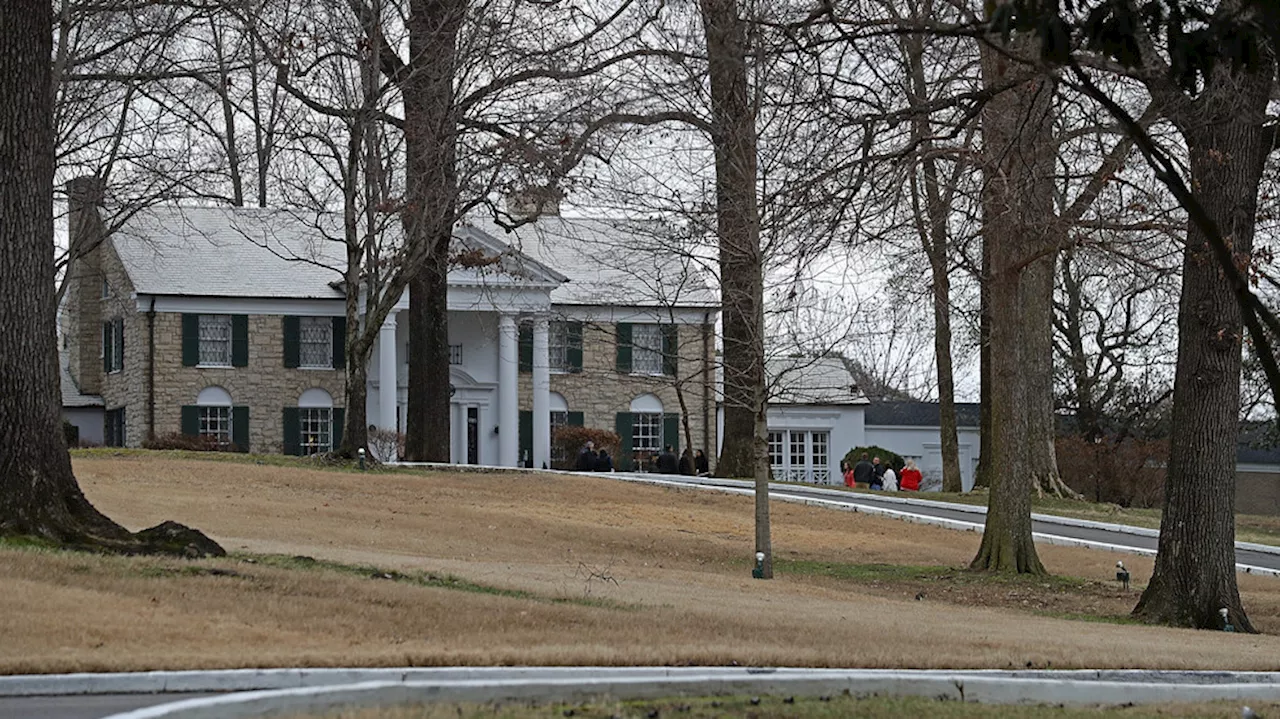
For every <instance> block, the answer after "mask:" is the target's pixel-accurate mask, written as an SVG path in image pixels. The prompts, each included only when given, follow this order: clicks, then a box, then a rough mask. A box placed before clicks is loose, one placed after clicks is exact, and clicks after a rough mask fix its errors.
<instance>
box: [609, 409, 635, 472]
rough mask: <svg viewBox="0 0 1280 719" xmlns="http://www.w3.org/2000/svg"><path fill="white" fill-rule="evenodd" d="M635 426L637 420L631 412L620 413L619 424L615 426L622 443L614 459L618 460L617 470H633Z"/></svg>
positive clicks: (619, 444)
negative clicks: (633, 428)
mask: <svg viewBox="0 0 1280 719" xmlns="http://www.w3.org/2000/svg"><path fill="white" fill-rule="evenodd" d="M634 425H635V418H634V417H632V416H631V413H630V412H619V413H618V417H617V422H616V423H615V424H614V428H615V429H616V430H617V432H618V438H619V440H620V441H619V443H618V456H617V457H615V458H614V459H615V460H616V462H615V464H617V468H618V469H619V470H622V471H623V472H630V471H631V470H632V464H633V462H632V457H631V429H632V427H633V426H634Z"/></svg>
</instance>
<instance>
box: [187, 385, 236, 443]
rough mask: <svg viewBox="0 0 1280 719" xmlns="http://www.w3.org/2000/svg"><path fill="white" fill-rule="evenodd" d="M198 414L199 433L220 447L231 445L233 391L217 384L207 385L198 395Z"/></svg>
mask: <svg viewBox="0 0 1280 719" xmlns="http://www.w3.org/2000/svg"><path fill="white" fill-rule="evenodd" d="M196 416H197V417H198V418H199V432H198V433H199V435H200V436H201V437H208V438H210V439H212V440H213V441H214V442H216V443H217V444H218V447H219V449H227V448H228V447H230V446H231V440H232V436H231V435H232V428H231V393H230V392H228V391H226V390H225V389H223V388H221V387H217V386H213V387H205V388H204V389H202V390H200V394H198V395H196Z"/></svg>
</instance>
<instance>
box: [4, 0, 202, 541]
mask: <svg viewBox="0 0 1280 719" xmlns="http://www.w3.org/2000/svg"><path fill="white" fill-rule="evenodd" d="M51 9H52V8H51V5H50V4H49V3H48V2H45V1H43V0H11V1H10V2H6V3H0V97H3V98H5V102H4V103H0V217H3V218H4V221H3V222H0V267H3V268H4V272H5V279H4V281H3V282H0V332H3V334H4V337H5V341H4V343H3V344H2V345H0V447H2V448H3V451H0V535H10V536H13V535H29V536H36V537H42V538H45V539H47V540H50V541H54V542H58V543H62V544H66V545H70V546H81V547H97V548H105V549H113V550H117V551H131V552H132V551H148V550H151V549H156V548H153V547H150V546H148V545H147V544H146V543H145V542H142V541H139V540H138V539H136V538H134V537H133V536H132V535H130V534H129V532H128V530H126V529H125V528H124V527H121V526H120V525H118V524H116V523H115V522H113V521H111V520H110V519H108V518H107V517H105V516H104V515H103V514H102V513H100V512H98V510H97V509H95V508H94V507H93V505H91V504H90V503H89V500H87V499H86V498H85V496H84V494H83V493H82V492H81V491H80V485H79V484H78V483H77V482H76V478H75V475H73V474H72V472H71V456H70V455H69V454H68V453H67V446H66V444H65V442H64V440H63V433H62V416H61V411H60V407H61V402H60V399H61V395H60V393H59V391H58V386H59V382H60V376H59V370H58V345H57V338H56V336H55V327H56V326H57V319H56V309H55V305H54V271H53V252H52V251H51V248H52V247H53V203H52V198H53V147H54V145H53V124H52V93H51V91H52V87H51V85H50V83H49V57H50V53H51V52H52V51H53V46H52V40H53V25H52V20H53V19H52V15H51ZM210 544H212V543H210ZM212 546H214V547H216V545H212ZM220 549H221V548H219V551H220Z"/></svg>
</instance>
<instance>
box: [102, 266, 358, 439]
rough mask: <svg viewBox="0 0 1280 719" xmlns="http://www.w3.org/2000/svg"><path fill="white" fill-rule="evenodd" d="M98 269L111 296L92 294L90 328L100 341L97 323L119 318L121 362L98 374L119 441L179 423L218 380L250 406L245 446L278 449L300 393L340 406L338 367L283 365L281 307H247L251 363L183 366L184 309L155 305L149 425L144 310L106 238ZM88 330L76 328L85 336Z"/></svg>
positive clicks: (157, 433)
mask: <svg viewBox="0 0 1280 719" xmlns="http://www.w3.org/2000/svg"><path fill="white" fill-rule="evenodd" d="M101 270H102V275H103V276H104V277H105V278H106V279H107V282H108V283H109V284H110V286H111V287H112V292H111V296H110V297H107V298H98V299H96V300H93V302H94V303H95V304H96V305H97V309H98V314H99V316H100V318H101V320H100V321H99V322H98V328H97V331H96V332H95V333H92V335H93V340H92V341H94V342H95V344H96V346H98V347H101V344H102V337H101V332H102V329H101V323H102V322H108V321H111V320H112V319H115V318H117V317H120V318H123V319H124V367H123V368H122V369H121V370H120V371H118V372H111V373H108V374H105V375H103V374H102V372H101V368H102V365H101V359H99V360H98V365H97V368H98V370H99V372H98V375H99V376H100V377H101V394H102V399H103V403H104V405H105V409H106V410H108V411H110V410H113V409H117V408H121V407H123V408H124V409H125V443H126V444H127V445H128V446H130V447H137V446H140V445H141V444H142V443H143V442H144V441H146V440H147V438H148V437H149V436H151V434H152V431H153V430H154V435H155V436H162V435H166V434H170V433H176V432H181V431H182V407H183V406H184V405H194V404H195V403H196V398H197V397H198V396H199V394H200V391H201V390H203V389H204V388H206V387H211V386H217V387H221V388H223V389H225V390H226V391H227V392H228V393H229V394H230V395H231V402H232V404H233V405H234V406H247V407H248V408H249V451H251V452H261V453H278V452H282V451H284V436H283V435H284V431H283V429H284V408H285V407H296V406H298V397H299V396H301V394H302V393H303V392H304V391H306V390H308V389H312V388H320V389H323V390H325V391H326V392H328V393H329V395H330V396H331V397H333V406H334V407H345V406H346V400H345V384H344V383H345V376H344V375H345V373H344V371H343V370H342V369H301V368H287V367H285V366H284V317H283V315H249V318H248V325H249V364H248V366H246V367H187V366H184V365H183V364H182V314H181V313H176V312H157V313H155V409H154V412H155V426H154V427H152V426H151V411H150V409H151V408H150V398H149V396H148V394H149V393H148V387H149V383H150V379H151V378H150V372H149V369H150V367H149V362H148V354H149V335H150V328H149V327H148V325H149V312H148V308H146V307H138V305H137V300H135V299H134V296H133V290H134V288H133V286H132V284H131V283H130V282H129V278H128V275H127V274H126V273H125V271H124V267H123V265H122V264H121V263H120V259H119V257H118V256H117V255H116V253H115V252H114V251H112V250H111V249H110V246H109V245H107V246H104V248H103V252H102V262H101ZM90 334H91V333H90V332H88V331H87V330H86V331H84V332H82V333H79V334H78V335H77V337H79V338H81V339H80V340H79V341H86V340H85V339H84V338H86V337H89V335H90Z"/></svg>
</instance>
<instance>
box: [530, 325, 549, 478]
mask: <svg viewBox="0 0 1280 719" xmlns="http://www.w3.org/2000/svg"><path fill="white" fill-rule="evenodd" d="M549 329H550V322H549V321H548V320H547V318H546V317H539V318H537V319H535V320H534V322H533V466H534V468H535V469H542V468H543V467H548V468H550V467H551V355H550V342H549V337H548V334H549Z"/></svg>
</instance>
